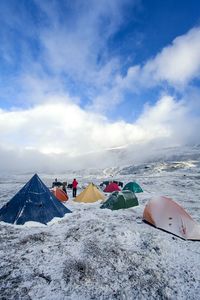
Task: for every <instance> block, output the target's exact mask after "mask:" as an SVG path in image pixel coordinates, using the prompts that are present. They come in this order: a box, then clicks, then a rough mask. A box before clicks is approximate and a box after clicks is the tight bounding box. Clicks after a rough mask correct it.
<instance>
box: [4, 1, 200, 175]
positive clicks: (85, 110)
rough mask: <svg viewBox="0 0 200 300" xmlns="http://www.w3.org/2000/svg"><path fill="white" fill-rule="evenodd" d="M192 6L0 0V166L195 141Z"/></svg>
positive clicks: (197, 90) (199, 57)
mask: <svg viewBox="0 0 200 300" xmlns="http://www.w3.org/2000/svg"><path fill="white" fill-rule="evenodd" d="M199 12H200V2H199V1H196V0H190V1H188V0H182V1H179V0H168V1H159V0H152V1H149V0H109V1H106V0H99V1H97V0H87V1H83V0H73V1H71V0H59V1H58V0H43V1H40V0H20V1H18V0H9V1H7V0H1V1H0V41H1V43H0V154H1V158H3V160H2V162H1V165H3V169H6V168H9V166H10V165H11V164H12V165H15V166H16V168H17V163H16V161H17V160H20V164H21V162H23V158H25V157H26V159H27V161H30V160H31V161H32V162H34V164H36V165H37V164H38V165H39V164H41V162H42V161H44V158H45V157H46V158H47V157H49V155H50V156H51V157H53V156H55V157H58V156H59V155H66V156H67V157H69V158H70V157H72V158H74V157H76V156H80V155H82V154H88V153H95V152H99V151H102V150H105V149H111V148H117V147H124V146H127V145H137V146H138V145H143V146H144V145H148V143H151V145H152V144H154V143H155V145H156V144H157V142H158V141H160V140H164V141H166V144H167V145H169V146H170V145H171V146H174V145H185V144H196V143H200V135H199V134H198V127H199V126H200V81H199V79H200V13H199ZM0 169H1V167H0Z"/></svg>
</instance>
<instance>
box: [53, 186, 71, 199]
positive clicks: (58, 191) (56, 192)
mask: <svg viewBox="0 0 200 300" xmlns="http://www.w3.org/2000/svg"><path fill="white" fill-rule="evenodd" d="M51 192H52V193H53V194H54V196H55V197H56V198H57V199H58V200H59V201H61V202H66V201H67V200H68V195H67V194H66V193H65V192H64V191H63V190H62V189H60V188H58V187H54V188H53V189H51Z"/></svg>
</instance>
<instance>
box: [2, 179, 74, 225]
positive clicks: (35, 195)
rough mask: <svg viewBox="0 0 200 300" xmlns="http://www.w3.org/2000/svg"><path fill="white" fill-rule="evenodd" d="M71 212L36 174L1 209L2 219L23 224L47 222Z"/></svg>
mask: <svg viewBox="0 0 200 300" xmlns="http://www.w3.org/2000/svg"><path fill="white" fill-rule="evenodd" d="M69 212H71V211H70V210H69V209H68V208H66V207H65V206H64V205H63V204H62V203H61V202H59V201H58V200H57V199H56V198H55V196H54V195H53V194H52V193H51V192H50V190H49V189H48V188H47V186H46V185H45V184H44V183H43V182H42V180H41V179H40V178H39V177H38V175H37V174H35V175H34V176H33V177H32V178H31V179H30V180H29V181H28V182H27V183H26V184H25V186H24V187H23V188H22V189H21V190H20V191H19V192H18V193H17V194H16V195H15V196H14V197H13V198H12V199H11V200H10V201H9V202H8V203H7V204H5V205H4V206H3V207H2V208H1V209H0V221H4V222H7V223H11V224H21V225H23V224H24V223H26V222H29V221H34V222H40V223H43V224H47V223H48V222H49V221H51V220H52V219H53V218H54V217H60V218H62V217H63V216H64V215H65V214H66V213H69Z"/></svg>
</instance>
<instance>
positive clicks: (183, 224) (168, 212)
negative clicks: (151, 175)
mask: <svg viewBox="0 0 200 300" xmlns="http://www.w3.org/2000/svg"><path fill="white" fill-rule="evenodd" d="M143 219H144V220H145V221H147V222H148V223H150V224H152V225H154V226H155V227H157V228H160V229H163V230H165V231H168V232H170V233H172V234H175V235H177V236H179V237H181V238H183V239H189V240H200V225H199V224H198V223H197V222H196V221H194V220H193V219H192V217H191V216H190V215H189V214H188V213H187V212H186V211H185V210H184V209H183V208H182V207H181V206H180V205H179V204H177V203H176V202H175V201H173V200H172V199H170V198H168V197H164V196H161V197H156V198H153V199H151V200H150V201H149V202H148V203H147V205H146V207H145V209H144V213H143Z"/></svg>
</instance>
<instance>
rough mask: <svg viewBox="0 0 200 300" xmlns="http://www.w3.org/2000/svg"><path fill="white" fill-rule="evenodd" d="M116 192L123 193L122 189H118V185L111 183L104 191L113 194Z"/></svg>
mask: <svg viewBox="0 0 200 300" xmlns="http://www.w3.org/2000/svg"><path fill="white" fill-rule="evenodd" d="M115 191H121V190H120V188H119V187H118V185H117V184H116V183H114V182H111V183H110V184H109V185H107V186H106V188H105V189H104V192H105V193H112V192H115Z"/></svg>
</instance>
